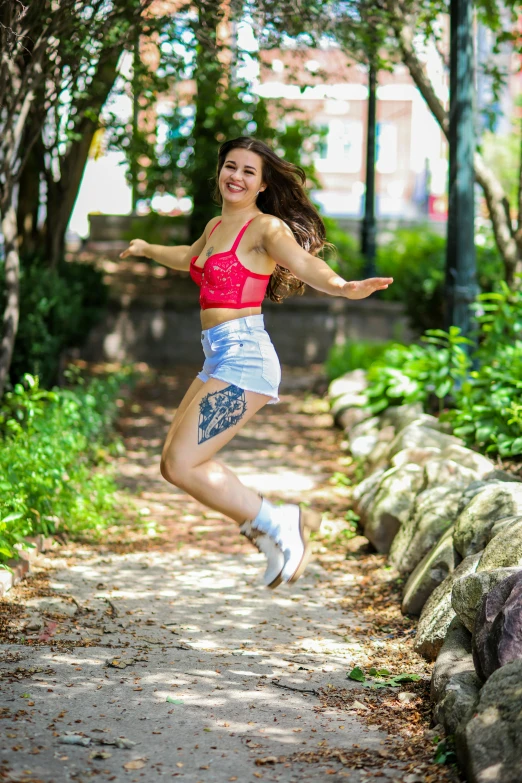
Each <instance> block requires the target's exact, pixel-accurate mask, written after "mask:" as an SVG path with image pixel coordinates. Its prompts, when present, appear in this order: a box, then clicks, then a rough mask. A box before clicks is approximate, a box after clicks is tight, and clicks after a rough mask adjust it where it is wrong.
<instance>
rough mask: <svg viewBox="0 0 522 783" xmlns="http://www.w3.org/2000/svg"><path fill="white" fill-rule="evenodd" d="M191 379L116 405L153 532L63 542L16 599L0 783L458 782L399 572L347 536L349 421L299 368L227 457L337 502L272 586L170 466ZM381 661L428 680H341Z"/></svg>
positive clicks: (305, 495) (146, 384) (275, 493)
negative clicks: (177, 414) (396, 684)
mask: <svg viewBox="0 0 522 783" xmlns="http://www.w3.org/2000/svg"><path fill="white" fill-rule="evenodd" d="M192 375H193V370H192V369H190V368H177V370H176V373H175V374H174V373H165V372H164V373H162V374H161V376H158V377H155V378H148V379H146V380H144V381H143V382H142V383H140V384H139V385H138V387H137V388H136V390H135V392H134V393H133V398H132V400H130V401H129V402H128V403H127V404H126V406H125V409H124V410H123V411H122V416H121V429H122V434H123V436H124V439H125V442H126V446H127V451H126V454H125V455H124V456H122V457H120V458H119V460H118V466H117V467H118V473H119V475H120V477H121V485H122V500H123V501H124V502H125V503H126V504H127V506H128V517H129V519H132V518H135V517H136V516H138V517H139V518H140V519H141V520H142V521H144V522H145V523H146V525H147V526H148V532H147V529H146V530H145V532H143V525H142V528H141V530H142V532H141V533H138V532H137V531H136V529H134V528H133V527H132V526H129V527H128V528H125V527H121V528H119V529H117V530H111V531H109V533H108V535H107V536H106V537H105V538H104V540H103V542H102V543H101V544H98V545H97V546H94V545H93V544H92V543H91V544H88V543H83V544H82V543H80V544H78V543H76V544H73V543H67V544H66V545H64V546H62V547H59V548H57V550H56V551H55V552H53V553H52V554H49V555H47V556H45V557H40V558H39V562H38V568H37V570H36V572H35V574H34V575H33V576H32V577H31V578H30V579H29V580H28V581H27V582H25V583H23V584H21V585H19V586H18V587H16V588H14V589H13V590H12V591H11V592H10V593H9V594H8V597H7V600H5V601H4V602H3V604H2V612H3V617H4V624H3V633H4V640H3V641H4V642H5V643H4V644H2V646H1V648H0V657H1V660H2V669H1V671H2V675H3V681H2V701H1V712H0V717H1V718H2V720H1V721H0V730H1V735H2V740H1V749H2V754H1V756H0V761H1V764H2V766H1V767H0V780H7V781H44V782H45V783H62V781H87V780H91V779H93V778H94V779H96V780H100V781H103V780H108V781H124V780H125V781H127V780H128V781H133V782H134V783H139V781H147V782H148V781H155V780H158V779H159V780H161V779H171V778H173V777H176V778H179V779H180V781H186V782H187V783H197V782H198V781H200V782H201V783H225V781H242V782H243V781H245V782H248V783H251V782H252V783H254V782H255V781H258V780H266V781H281V783H286V782H287V781H288V782H289V781H307V782H309V783H315V781H320V780H321V781H322V780H323V779H324V776H325V775H328V776H329V777H328V779H329V780H333V781H335V780H347V779H349V780H350V781H353V783H359V782H360V781H364V780H373V779H377V778H380V779H382V780H389V781H395V782H396V783H435V782H436V783H439V782H440V781H450V780H451V781H457V780H458V777H457V776H456V775H455V773H454V772H453V771H451V770H450V769H449V768H448V767H442V766H441V765H440V764H433V763H432V757H433V752H434V745H433V732H431V733H430V732H428V731H427V727H428V724H427V715H428V700H427V692H428V686H429V670H428V668H427V667H426V665H425V664H424V663H423V662H422V661H421V660H420V659H418V658H416V657H415V656H414V655H413V654H412V653H411V644H410V641H409V639H410V636H411V632H412V625H411V623H410V621H409V620H408V619H407V618H403V617H402V616H401V615H400V612H399V611H398V585H397V582H396V576H397V575H396V574H394V573H393V572H392V571H391V570H390V569H389V568H387V567H386V563H385V559H384V558H383V557H382V556H376V555H372V554H369V553H368V551H367V547H366V544H367V542H366V539H363V538H362V537H355V538H352V539H350V540H348V539H347V537H346V535H345V534H343V532H342V531H343V530H344V529H346V525H347V523H346V522H345V521H344V519H343V517H344V514H345V512H346V508H347V503H346V499H345V497H344V495H345V493H346V489H345V488H344V487H343V486H342V485H339V486H336V485H335V484H333V483H332V480H331V477H332V475H333V474H334V473H335V472H336V471H342V470H344V469H345V468H344V466H343V458H342V456H341V452H340V448H339V445H340V434H339V433H338V432H336V431H335V430H334V429H333V428H332V427H331V417H330V414H329V413H328V411H327V407H326V404H325V402H324V401H323V400H322V399H321V397H320V396H318V395H313V394H310V393H307V392H305V390H306V389H309V388H310V387H313V386H314V384H315V387H316V388H318V387H317V383H318V379H317V376H314V375H313V374H311V375H308V376H306V377H305V376H304V375H303V373H302V371H300V372H297V371H291V370H287V371H286V373H285V378H286V385H285V387H283V393H282V403H281V405H279V406H268V407H266V408H265V410H264V411H262V412H261V413H260V414H258V416H257V417H256V418H255V419H254V420H253V421H252V422H250V423H249V425H248V426H247V427H246V428H245V430H244V432H243V433H242V434H241V435H240V436H239V437H238V438H236V440H235V441H234V442H233V443H232V444H231V446H230V447H229V448H228V449H227V451H226V453H224V454H223V458H224V459H225V461H226V462H227V463H228V464H229V465H230V466H231V467H233V468H234V469H235V470H236V471H237V472H238V473H239V474H240V475H241V477H242V480H243V481H245V483H248V484H249V485H250V486H253V487H256V488H257V489H260V490H262V491H263V492H265V493H267V494H269V495H270V496H271V497H274V498H281V499H285V500H295V501H303V500H306V501H309V502H311V503H312V504H313V505H314V506H315V507H317V508H319V509H320V510H321V511H323V512H324V514H325V524H324V530H325V535H323V536H322V537H321V538H320V539H319V540H318V541H317V542H316V549H317V558H316V559H315V560H314V561H313V562H312V564H311V565H310V567H309V568H308V570H307V572H306V575H305V577H304V578H302V579H301V580H300V581H299V582H297V583H296V585H294V586H291V587H288V586H287V587H283V588H279V589H278V590H276V591H274V592H271V591H268V590H266V589H264V588H263V587H262V586H261V582H260V577H261V574H262V567H263V558H262V556H261V555H259V554H258V553H257V552H256V551H255V550H253V549H252V547H251V546H250V545H249V544H248V542H247V541H246V540H244V539H243V538H242V537H241V536H239V535H238V534H237V529H236V527H235V525H233V524H232V523H230V522H229V521H228V520H226V519H225V518H224V517H222V516H221V515H219V514H216V513H214V512H210V511H208V512H205V509H203V507H201V506H200V505H199V504H197V503H196V502H194V501H192V500H191V499H190V498H187V496H185V495H184V494H183V493H181V492H178V491H176V490H175V489H174V488H173V487H171V486H170V485H169V484H167V482H165V481H164V480H163V479H162V478H161V476H160V474H159V469H158V456H159V452H160V449H161V444H162V442H163V439H164V435H165V432H166V430H167V427H168V425H169V422H170V420H171V416H172V410H173V408H174V407H175V405H176V404H177V403H178V402H179V399H180V397H181V395H182V392H183V390H184V389H185V388H186V386H187V385H188V381H189V378H190V377H191V376H192ZM319 384H320V382H319ZM125 498H133V500H132V503H130V502H129V501H127V500H125ZM133 509H134V510H133ZM372 665H375V666H377V667H381V666H384V665H386V666H387V667H388V668H389V669H390V671H391V672H392V673H395V674H397V673H400V672H404V671H415V672H417V673H418V674H420V675H421V676H422V678H421V680H420V681H418V682H415V683H409V684H407V685H404V687H403V688H402V689H401V690H400V691H399V689H398V688H394V689H392V688H385V689H384V688H383V689H379V690H374V689H369V688H364V687H362V686H361V685H360V684H359V683H357V682H355V681H352V680H348V679H347V672H348V671H350V670H351V669H352V668H353V667H354V666H360V667H362V668H363V669H364V670H365V671H366V672H367V671H368V668H369V667H370V666H372Z"/></svg>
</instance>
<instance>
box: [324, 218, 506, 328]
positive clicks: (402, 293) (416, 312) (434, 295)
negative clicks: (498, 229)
mask: <svg viewBox="0 0 522 783" xmlns="http://www.w3.org/2000/svg"><path fill="white" fill-rule="evenodd" d="M323 220H324V223H325V225H326V234H327V238H328V241H329V242H332V243H333V244H334V245H335V247H336V249H337V253H336V252H334V251H332V250H330V249H326V250H325V253H324V258H325V260H326V261H327V262H328V264H329V265H330V266H331V267H332V269H334V270H335V271H336V272H338V273H339V274H340V275H341V276H342V277H344V278H346V279H348V280H359V279H361V278H362V277H363V276H364V257H363V256H362V255H361V253H360V249H359V242H358V241H357V240H355V239H354V238H353V237H351V236H350V235H349V234H346V233H345V232H344V231H342V230H341V229H340V228H339V227H338V225H337V223H336V221H335V220H333V219H332V218H323ZM476 251H477V282H478V285H479V288H480V290H481V291H482V292H490V291H492V290H493V289H494V287H495V284H496V281H498V280H501V279H502V278H503V276H504V268H503V264H502V260H501V258H500V255H499V253H498V250H497V247H496V245H495V241H494V238H493V236H492V235H491V233H488V232H486V231H485V230H481V231H479V232H478V233H477V241H476ZM376 267H377V274H378V275H383V276H385V277H393V280H394V282H393V285H391V286H390V287H389V288H388V289H386V290H385V291H381V292H380V293H379V294H378V296H379V298H382V299H385V300H388V301H396V302H402V303H403V305H404V309H405V312H406V314H407V316H408V318H409V321H410V326H411V328H412V329H413V330H414V331H416V332H418V333H422V332H425V331H426V330H427V329H436V328H437V327H439V326H440V324H441V323H443V322H444V276H445V268H446V239H445V237H442V236H440V235H439V234H436V233H435V232H434V231H432V230H430V228H429V227H427V226H419V227H418V228H414V229H398V230H397V231H394V232H392V233H391V234H390V238H389V240H387V241H381V244H379V245H378V247H377V256H376Z"/></svg>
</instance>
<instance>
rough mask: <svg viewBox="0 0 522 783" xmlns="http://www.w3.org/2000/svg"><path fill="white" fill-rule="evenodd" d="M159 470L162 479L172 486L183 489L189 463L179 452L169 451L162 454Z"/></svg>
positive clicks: (188, 470)
mask: <svg viewBox="0 0 522 783" xmlns="http://www.w3.org/2000/svg"><path fill="white" fill-rule="evenodd" d="M160 471H161V475H162V476H163V478H164V479H166V480H167V481H169V482H170V483H171V484H174V486H176V487H179V488H180V489H183V488H184V486H185V484H186V483H187V479H188V474H189V472H190V465H189V464H188V463H187V460H186V459H185V460H184V459H183V457H182V455H181V454H176V453H174V454H173V453H172V452H170V453H167V454H163V455H162V457H161V462H160Z"/></svg>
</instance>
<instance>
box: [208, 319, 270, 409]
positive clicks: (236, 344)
mask: <svg viewBox="0 0 522 783" xmlns="http://www.w3.org/2000/svg"><path fill="white" fill-rule="evenodd" d="M201 344H202V346H203V351H204V353H205V363H204V364H203V369H202V370H201V372H200V373H198V376H197V377H198V378H200V379H201V380H202V381H203V382H206V381H208V379H209V378H217V379H219V380H220V381H225V382H226V383H232V384H234V386H238V387H239V388H240V389H243V390H244V391H252V392H257V393H258V394H266V395H267V396H268V397H272V399H271V400H270V402H269V403H268V404H269V405H270V404H274V403H276V402H279V397H278V395H277V393H278V389H279V384H280V383H281V365H280V363H279V358H278V356H277V353H276V350H275V348H274V346H273V344H272V341H271V339H270V336H269V335H268V332H266V331H265V322H264V318H263V316H262V315H261V314H259V315H247V316H245V317H244V318H237V319H235V320H232V321H225V323H222V324H218V325H217V326H213V327H212V328H211V329H204V330H203V331H202V332H201Z"/></svg>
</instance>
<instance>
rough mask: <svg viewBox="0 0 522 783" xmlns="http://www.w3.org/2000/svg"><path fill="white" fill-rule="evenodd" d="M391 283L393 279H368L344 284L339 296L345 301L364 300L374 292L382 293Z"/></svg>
mask: <svg viewBox="0 0 522 783" xmlns="http://www.w3.org/2000/svg"><path fill="white" fill-rule="evenodd" d="M392 283H393V277H369V278H368V279H367V280H353V281H351V282H349V283H345V284H344V285H343V287H342V292H341V295H342V296H345V297H346V298H347V299H365V298H366V297H367V296H370V294H373V293H374V292H375V291H383V290H384V289H385V288H388V286H389V285H391V284H392Z"/></svg>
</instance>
